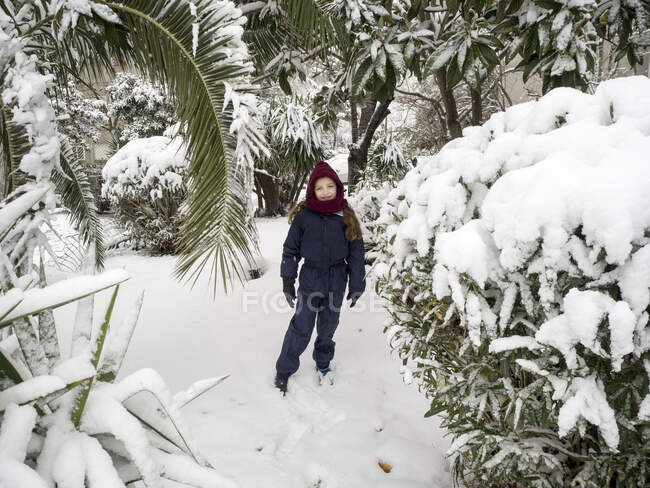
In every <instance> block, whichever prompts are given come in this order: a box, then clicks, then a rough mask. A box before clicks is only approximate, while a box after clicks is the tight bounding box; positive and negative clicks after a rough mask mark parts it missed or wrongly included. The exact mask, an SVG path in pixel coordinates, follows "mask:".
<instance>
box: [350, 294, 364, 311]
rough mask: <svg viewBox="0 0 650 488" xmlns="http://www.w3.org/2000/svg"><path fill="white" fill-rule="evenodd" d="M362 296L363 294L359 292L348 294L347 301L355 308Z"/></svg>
mask: <svg viewBox="0 0 650 488" xmlns="http://www.w3.org/2000/svg"><path fill="white" fill-rule="evenodd" d="M361 295H362V293H359V292H358V291H351V292H348V296H347V299H348V300H350V308H352V307H354V305H355V304H356V303H357V300H359V297H360V296H361Z"/></svg>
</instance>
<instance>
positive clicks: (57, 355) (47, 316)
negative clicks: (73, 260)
mask: <svg viewBox="0 0 650 488" xmlns="http://www.w3.org/2000/svg"><path fill="white" fill-rule="evenodd" d="M39 280H40V283H39V284H40V286H41V287H46V286H47V282H46V280H45V266H44V265H43V256H41V262H40V266H39ZM38 340H39V342H40V343H41V346H42V347H43V352H44V353H45V357H46V358H47V363H48V366H49V367H50V368H52V367H53V366H54V365H55V364H56V362H57V361H58V360H59V359H61V350H60V348H59V339H58V337H57V334H56V323H55V321H54V312H52V309H51V308H47V309H45V310H43V311H42V312H40V313H39V314H38Z"/></svg>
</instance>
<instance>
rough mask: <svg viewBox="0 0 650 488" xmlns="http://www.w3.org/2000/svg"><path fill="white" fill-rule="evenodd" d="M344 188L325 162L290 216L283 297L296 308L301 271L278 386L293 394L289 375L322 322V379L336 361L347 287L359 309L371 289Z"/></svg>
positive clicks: (317, 352)
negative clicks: (366, 290)
mask: <svg viewBox="0 0 650 488" xmlns="http://www.w3.org/2000/svg"><path fill="white" fill-rule="evenodd" d="M343 191H344V190H343V183H341V180H340V179H339V177H338V175H337V174H336V172H335V171H334V170H333V169H332V168H331V167H330V165H329V164H327V163H326V162H324V161H321V162H320V163H318V164H317V165H316V166H315V167H314V169H313V171H312V172H311V175H310V177H309V183H308V184H307V194H306V199H305V200H304V201H302V202H300V203H298V204H297V205H296V206H295V207H294V208H292V209H291V211H290V212H289V223H290V224H291V227H290V228H289V234H288V235H287V238H286V240H285V241H284V246H283V248H282V265H281V266H280V275H281V276H282V282H283V292H284V295H285V297H286V298H287V302H289V306H291V307H293V302H294V300H295V299H296V291H295V281H296V275H297V274H298V262H299V261H300V259H301V258H303V259H304V260H305V261H304V263H303V265H302V268H301V269H300V278H299V288H298V296H297V298H298V302H297V305H296V312H295V314H294V316H293V318H292V319H291V322H290V323H289V328H288V329H287V332H286V334H285V336H284V342H283V343H282V350H281V351H280V357H278V360H277V363H276V365H275V368H276V376H275V386H276V388H278V389H279V390H280V391H281V392H282V393H283V394H286V393H287V381H288V379H289V376H291V375H292V374H293V373H295V372H296V371H297V370H298V366H299V365H300V360H299V356H300V355H301V354H302V353H303V351H304V350H305V348H306V347H307V345H308V344H309V340H310V339H311V334H312V331H313V330H314V322H316V333H317V337H316V343H315V344H314V353H313V358H314V361H316V368H317V370H318V371H319V373H320V375H321V377H322V375H325V374H327V372H328V371H329V366H330V361H331V360H332V357H333V356H334V345H335V343H334V341H333V340H332V338H333V337H334V331H335V330H336V326H337V325H338V323H339V312H340V311H341V304H342V303H343V295H344V293H345V286H346V284H348V285H349V292H348V296H347V299H348V300H350V307H353V306H354V304H355V303H356V302H357V300H358V299H359V297H360V296H361V294H362V293H363V292H364V290H365V288H366V279H365V268H364V252H363V240H362V238H361V226H360V225H359V221H358V220H357V217H356V215H355V214H354V211H353V210H352V209H351V208H350V207H348V202H347V201H346V200H345V199H344V198H343Z"/></svg>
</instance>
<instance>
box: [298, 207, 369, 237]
mask: <svg viewBox="0 0 650 488" xmlns="http://www.w3.org/2000/svg"><path fill="white" fill-rule="evenodd" d="M305 203H306V201H305V200H303V201H302V202H298V203H296V204H295V205H294V206H293V208H292V209H291V210H289V224H291V223H292V222H293V219H295V218H296V215H298V212H300V211H301V210H302V209H303V208H305ZM343 223H344V224H345V239H346V240H348V241H354V240H357V239H361V224H360V223H359V219H357V215H356V214H355V213H354V210H352V208H351V207H350V206H349V205H348V206H346V207H344V208H343Z"/></svg>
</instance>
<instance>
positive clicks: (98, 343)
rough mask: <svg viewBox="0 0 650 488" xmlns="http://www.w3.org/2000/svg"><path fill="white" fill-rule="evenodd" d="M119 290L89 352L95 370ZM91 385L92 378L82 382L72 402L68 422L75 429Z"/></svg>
mask: <svg viewBox="0 0 650 488" xmlns="http://www.w3.org/2000/svg"><path fill="white" fill-rule="evenodd" d="M119 289H120V285H116V286H115V291H114V292H113V295H112V296H111V300H110V301H109V302H108V306H107V307H106V313H105V314H104V321H103V322H102V324H101V326H100V328H99V333H98V334H97V337H96V338H95V343H94V345H93V350H92V352H91V360H90V362H91V363H92V365H93V366H94V367H95V369H97V365H98V364H99V358H100V357H101V355H102V350H103V349H104V341H105V340H106V334H108V327H109V324H110V321H111V316H112V315H113V307H114V306H115V299H116V298H117V292H118V291H119ZM92 385H93V378H90V379H89V380H86V381H84V382H83V385H82V388H81V391H79V393H78V394H77V396H76V398H75V400H74V406H73V408H72V411H71V412H70V420H71V421H72V423H73V424H74V426H75V427H79V423H80V422H81V417H82V415H83V411H84V408H85V407H86V402H87V401H88V395H89V394H90V389H91V388H92Z"/></svg>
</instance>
